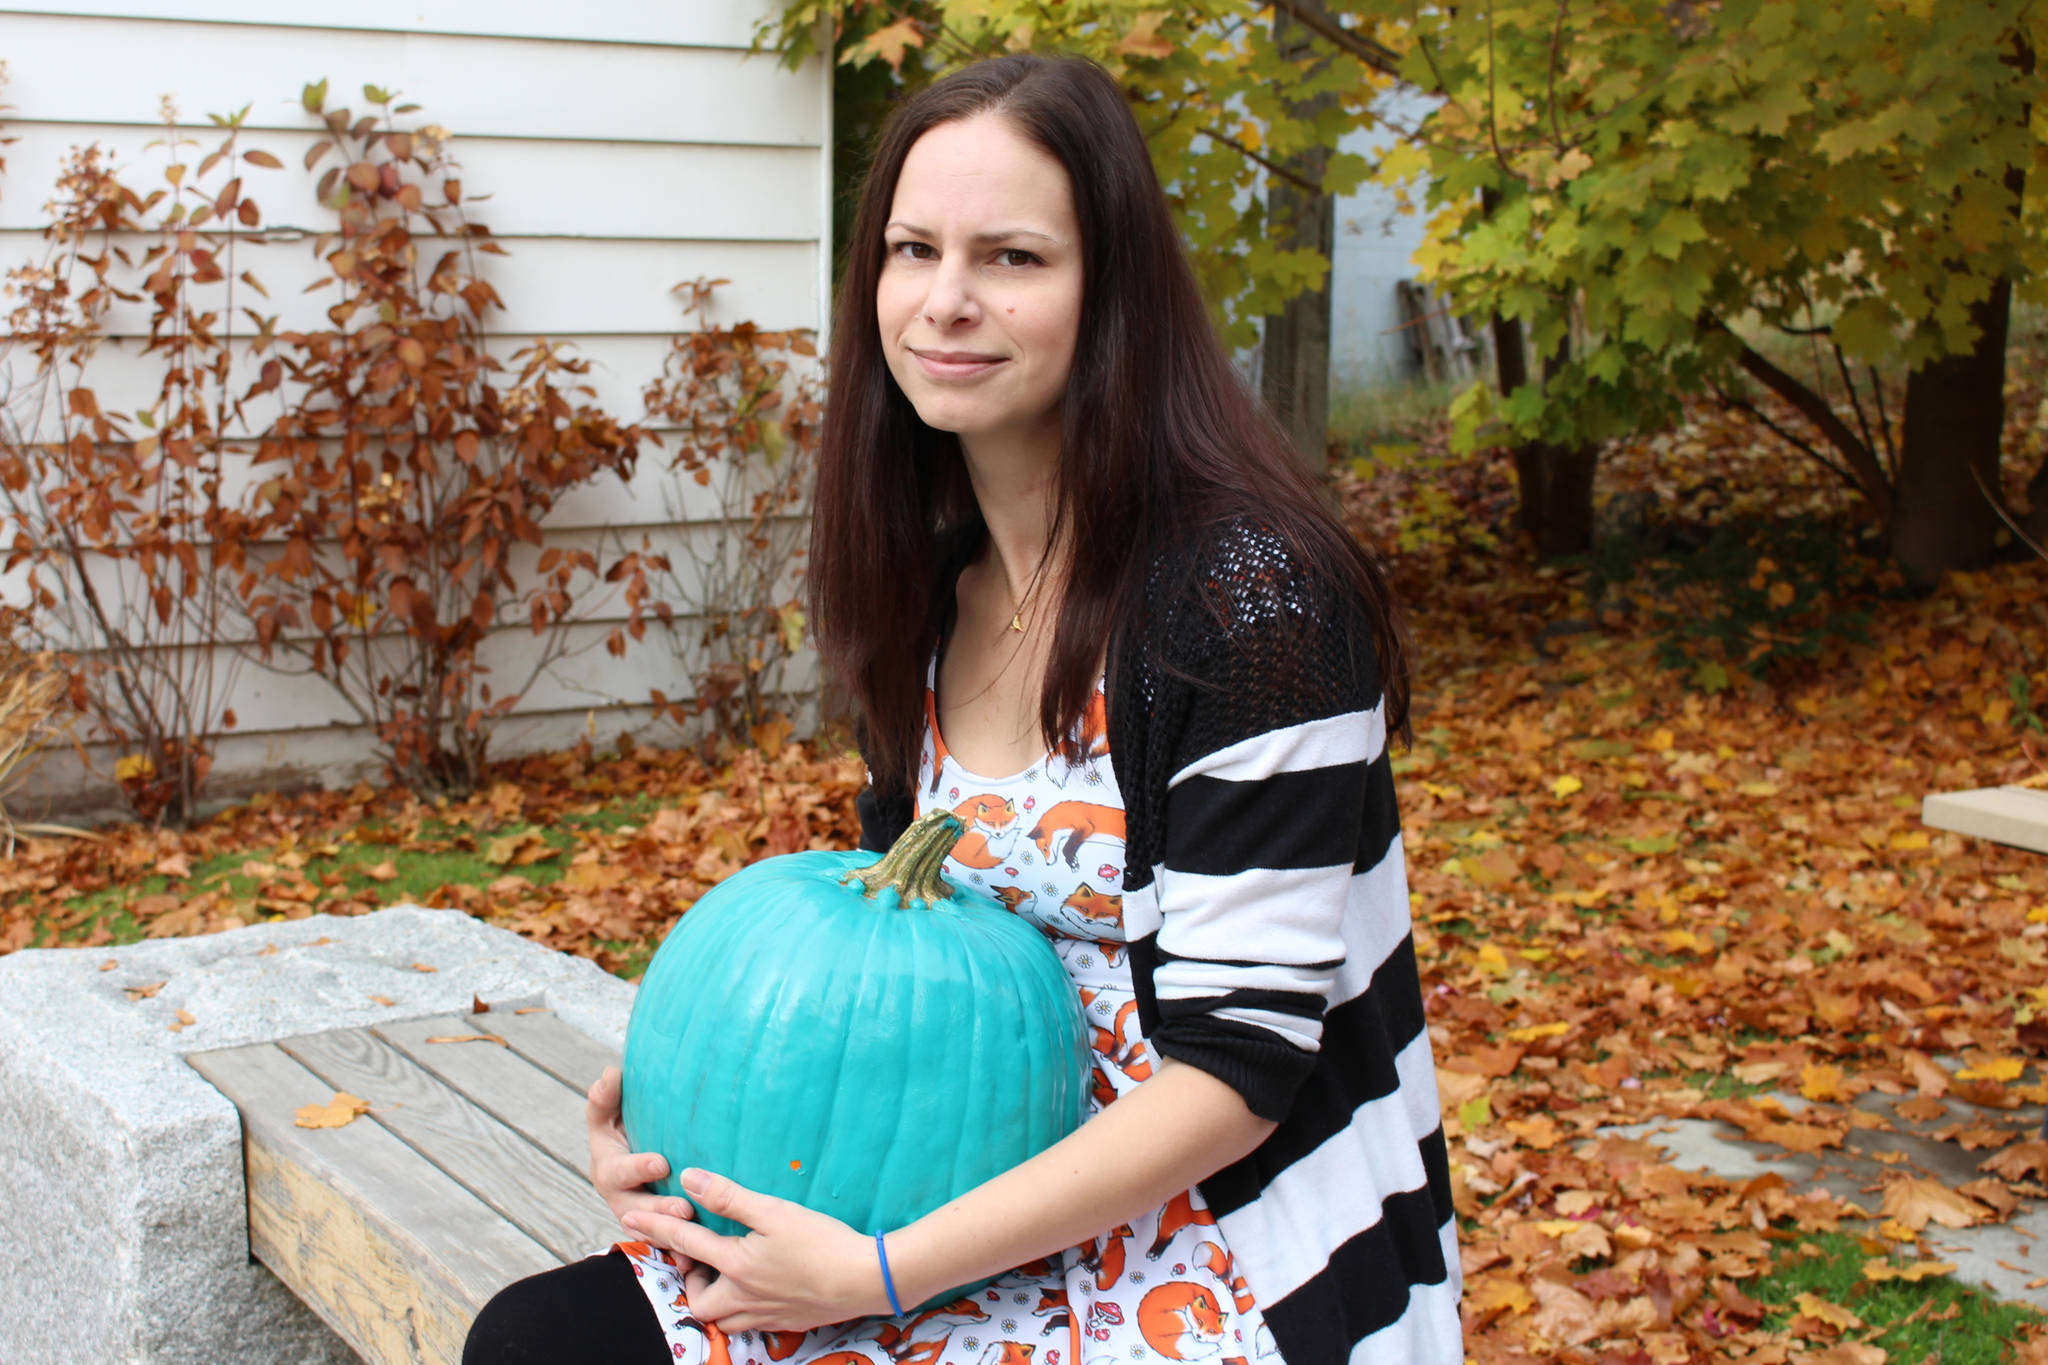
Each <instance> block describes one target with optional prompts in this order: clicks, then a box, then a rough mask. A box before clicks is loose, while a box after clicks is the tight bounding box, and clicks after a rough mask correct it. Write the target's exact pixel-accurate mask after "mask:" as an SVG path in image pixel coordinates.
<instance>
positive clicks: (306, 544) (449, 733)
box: [244, 81, 652, 794]
mask: <svg viewBox="0 0 2048 1365" xmlns="http://www.w3.org/2000/svg"><path fill="white" fill-rule="evenodd" d="M364 93H365V95H366V96H367V98H368V99H369V101H370V103H371V104H372V105H373V106H375V108H376V112H374V113H372V114H369V115H365V116H362V117H360V118H358V117H356V116H354V115H352V114H351V112H350V111H349V110H347V109H328V108H327V107H326V83H325V82H324V81H323V82H321V83H319V84H317V85H310V86H308V87H307V88H306V91H305V95H304V99H305V105H306V108H307V109H308V110H309V111H310V112H312V113H314V114H316V115H318V116H319V117H320V118H321V119H322V120H323V122H324V123H325V125H326V128H327V136H326V137H325V138H323V139H322V140H321V141H320V142H319V143H318V144H316V145H315V146H314V147H313V148H312V149H311V151H310V152H309V153H308V155H307V158H306V162H307V166H308V167H309V168H310V167H312V166H314V165H317V164H318V163H319V162H320V161H321V160H323V159H325V158H327V157H329V156H333V158H334V162H333V164H331V165H330V166H329V167H328V169H327V170H326V171H325V173H324V174H323V176H322V178H321V180H320V183H319V194H320V199H321V202H322V203H323V204H325V205H326V206H327V207H329V208H331V209H332V210H333V211H334V214H335V226H334V228H333V229H332V230H331V231H329V232H327V233H324V234H323V235H322V236H321V237H320V238H319V239H318V241H317V242H316V243H315V248H314V249H315V253H316V254H317V255H318V256H319V257H320V258H321V259H322V260H323V261H324V262H325V264H326V266H327V268H328V272H329V273H328V276H327V278H326V279H325V280H323V281H322V282H321V283H322V284H323V285H325V286H327V287H328V288H330V289H332V290H334V291H336V292H337V293H338V294H339V298H338V299H337V301H336V302H335V303H334V304H333V305H332V306H331V307H330V308H329V309H328V310H327V317H328V320H329V322H330V323H331V326H329V327H327V328H323V329H320V330H316V331H303V332H301V331H286V332H280V333H279V334H278V335H277V337H276V340H275V343H274V346H273V353H272V355H271V358H270V359H269V360H268V361H266V362H265V365H264V367H263V375H262V380H261V383H260V386H259V387H261V388H278V389H280V390H282V391H283V392H284V393H286V394H287V395H289V399H288V402H287V404H286V409H285V411H284V412H283V414H282V415H280V416H279V417H278V418H277V419H276V420H275V421H274V422H273V423H271V424H270V426H269V427H268V428H267V429H266V430H265V431H264V433H263V435H262V438H261V440H260V442H259V444H258V447H257V455H256V459H257V463H258V465H259V467H261V466H270V467H271V471H270V474H269V477H268V478H266V479H265V480H264V481H263V482H262V483H261V484H260V486H259V487H258V489H257V495H258V507H257V509H256V512H255V525H256V529H257V531H258V533H259V534H261V535H263V536H265V537H270V538H274V539H276V540H278V541H281V542H282V543H281V546H279V547H278V548H277V549H276V551H275V552H274V553H266V555H265V556H264V561H265V562H263V563H262V564H261V565H260V567H259V566H256V565H254V564H251V566H250V567H249V570H248V577H247V578H246V579H245V580H244V581H245V586H246V587H247V589H248V602H249V606H250V609H251V611H252V614H253V616H254V620H255V625H256V634H257V641H258V645H259V647H260V648H261V650H262V651H263V653H264V656H265V658H266V659H267V660H275V659H277V658H278V656H280V655H283V656H287V657H290V658H292V659H294V660H295V661H296V665H297V666H298V667H299V669H300V670H301V671H303V672H307V673H310V674H311V675H313V676H316V677H319V678H321V679H323V680H324V681H326V682H327V683H328V684H329V685H331V686H332V688H333V689H334V690H335V692H336V693H337V694H338V695H340V696H341V697H342V698H343V699H344V700H345V701H346V703H347V704H348V706H349V707H350V708H351V709H352V710H353V711H354V712H355V713H356V715H358V716H359V717H360V718H361V719H362V720H363V721H364V723H366V724H367V725H369V726H370V727H372V729H373V730H374V732H375V734H376V736H377V740H378V743H379V745H380V747H381V749H382V752H383V753H384V755H385V757H386V758H387V760H388V761H389V764H390V767H391V770H392V772H393V773H394V775H395V776H396V777H397V778H398V779H399V780H401V781H402V782H404V783H405V784H406V785H407V786H408V787H410V788H411V789H413V790H414V791H416V792H420V793H423V794H435V793H443V792H447V793H463V792H467V791H469V790H470V789H471V788H472V787H473V786H474V784H475V782H476V780H477V778H478V776H479V775H480V774H481V772H482V769H483V765H484V760H485V752H486V746H487V743H488V739H489V734H490V723H491V722H492V721H493V720H495V719H496V718H498V717H500V716H503V715H504V714H505V713H506V712H508V711H510V710H511V709H512V707H513V706H514V705H515V704H516V703H517V702H518V700H519V698H520V697H521V696H522V695H523V694H524V693H525V692H526V690H527V689H528V688H529V687H530V686H531V685H532V684H533V682H534V681H535V679H537V678H538V677H539V676H540V674H541V673H542V671H543V670H545V669H546V668H548V667H549V666H551V665H552V664H554V663H556V662H558V661H560V660H561V659H563V658H564V657H566V656H567V655H568V653H569V652H570V650H569V645H568V638H567V627H568V626H569V625H570V624H571V622H572V620H573V616H572V608H573V607H574V604H575V603H576V601H577V594H578V592H579V590H581V589H582V588H584V587H586V586H589V585H592V584H594V583H596V582H597V581H599V580H600V579H609V580H610V581H612V582H614V583H619V582H623V583H624V584H625V585H626V591H627V597H628V601H629V603H630V604H631V612H632V619H631V621H630V622H629V623H628V626H627V627H626V628H624V629H621V630H615V631H614V632H612V634H611V637H610V639H609V640H608V641H607V647H608V648H609V649H611V651H612V652H613V653H622V652H623V651H624V649H625V647H626V638H627V634H628V633H631V634H633V635H638V634H639V633H640V630H641V629H642V622H641V620H640V614H641V613H642V612H643V611H644V610H647V609H650V608H651V606H652V604H651V602H650V600H649V597H648V592H647V586H646V579H645V567H644V563H643V561H642V560H641V559H640V557H638V556H623V557H621V558H620V559H619V560H617V561H615V562H614V563H613V564H612V565H610V566H609V567H608V568H606V567H604V566H600V564H599V562H598V560H597V557H596V556H595V555H594V554H593V553H591V552H590V551H588V550H581V549H574V548H568V547H564V546H559V545H557V546H550V547H547V548H546V549H544V550H542V551H541V552H540V554H539V556H538V562H537V567H536V572H537V574H538V578H537V579H535V580H534V581H532V582H530V583H525V584H522V583H521V582H519V581H518V580H517V579H516V578H515V576H514V571H513V555H514V553H515V551H516V549H517V547H519V546H521V545H527V546H534V547H539V546H540V545H541V540H542V536H541V528H540V522H541V519H542V518H543V517H544V516H545V515H546V514H547V512H548V510H549V509H550V508H551V507H552V506H554V504H555V503H556V501H557V500H558V499H559V498H560V497H561V496H562V495H563V494H564V493H566V492H568V491H569V490H570V489H572V488H575V487H577V486H578V485H581V484H584V483H588V482H589V481H591V480H593V479H597V478H600V477H606V476H611V477H617V478H619V479H622V480H623V479H626V478H628V477H630V475H631V473H632V470H633V466H634V462H635V459H636V457H637V454H638V451H639V446H640V442H641V441H642V439H643V438H644V433H643V432H642V430H641V429H640V428H639V427H638V426H631V425H624V424H621V423H620V422H618V421H617V420H615V419H614V418H612V417H611V416H610V415H608V414H606V413H605V412H603V411H601V410H600V409H599V408H598V407H597V406H596V405H595V404H593V403H591V402H590V401H588V400H589V399H590V398H591V396H592V390H591V389H590V387H589V386H588V385H587V384H586V383H585V382H583V380H582V376H583V375H584V374H585V373H586V372H587V370H588V368H589V367H588V362H587V361H584V360H581V359H577V358H575V357H574V356H573V355H572V354H571V352H570V348H568V347H566V346H564V345H561V344H559V343H555V342H550V341H547V340H545V339H543V340H540V341H537V342H535V343H534V344H532V345H530V346H528V347H526V348H524V349H522V350H520V351H518V352H517V353H516V354H514V355H513V356H512V357H511V361H510V370H509V378H507V377H506V376H507V374H508V371H507V367H506V365H505V364H504V363H503V362H501V361H500V360H499V359H498V358H496V357H495V356H494V355H493V354H492V353H491V352H490V351H489V350H488V349H487V347H486V342H487V340H488V337H487V334H486V328H485V319H486V317H487V315H488V313H489V312H490V310H491V309H493V308H499V307H502V306H503V305H502V304H501V302H500V301H499V298H498V295H497V293H496V291H495V290H494V289H493V288H492V287H491V285H490V283H489V282H488V281H487V280H486V279H484V278H483V275H482V273H481V271H480V269H479V266H478V261H477V257H478V256H479V255H480V254H502V253H503V248H501V247H499V246H498V245H497V244H496V243H495V242H493V241H492V240H491V239H490V234H489V231H488V229H486V228H485V227H484V226H483V225H482V224H481V223H478V222H475V221H473V220H471V219H470V218H469V217H468V216H467V214H466V212H465V210H464V207H463V197H462V184H461V180H460V178H459V176H458V174H457V167H456V164H455V162H454V161H453V159H452V158H451V157H450V156H449V154H448V152H447V148H446V141H445V139H446V134H445V133H444V132H443V131H442V130H439V129H437V128H433V127H418V128H401V127H399V126H397V124H396V122H395V116H397V115H402V114H406V113H410V112H412V111H413V110H414V109H415V108H416V106H412V105H394V103H393V101H394V99H395V96H394V95H392V94H391V93H390V92H387V91H383V90H379V89H377V88H376V87H366V88H365V92H364ZM514 622H517V623H524V624H526V625H527V626H528V627H529V628H530V629H531V630H532V632H533V634H534V635H535V636H536V637H537V638H539V639H540V640H541V642H542V643H541V645H540V647H539V648H538V650H537V651H536V652H535V655H534V657H533V661H532V663H531V666H530V669H529V671H527V672H526V674H525V676H523V677H521V678H519V679H516V680H514V681H512V682H510V683H503V682H501V683H499V684H498V685H497V686H495V687H494V686H493V685H492V684H491V683H490V682H489V681H486V680H485V676H484V675H485V674H486V673H487V672H488V669H487V667H486V665H485V664H484V663H483V662H482V661H481V660H480V658H479V649H480V647H481V646H482V645H483V644H484V642H485V640H486V639H487V637H489V636H490V634H491V633H492V631H493V630H494V629H495V628H497V627H499V626H500V625H504V624H508V623H514Z"/></svg>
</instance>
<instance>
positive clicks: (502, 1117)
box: [375, 1014, 590, 1171]
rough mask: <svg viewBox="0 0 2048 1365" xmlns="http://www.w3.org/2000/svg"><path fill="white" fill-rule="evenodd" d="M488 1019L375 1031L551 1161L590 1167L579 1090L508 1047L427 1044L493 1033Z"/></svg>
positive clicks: (419, 1022) (413, 1022) (404, 1024)
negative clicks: (435, 1039) (439, 1040)
mask: <svg viewBox="0 0 2048 1365" xmlns="http://www.w3.org/2000/svg"><path fill="white" fill-rule="evenodd" d="M489 1018H490V1016H488V1015H484V1016H478V1015H461V1016H457V1015H452V1014H444V1015H438V1016H434V1017H430V1018H426V1019H405V1020H400V1021H398V1022H395V1023H389V1024H379V1025H377V1026H376V1030H375V1031H376V1034H377V1036H378V1037H380V1038H382V1039H383V1040H384V1041H385V1042H387V1043H389V1044H391V1045H392V1046H393V1047H395V1048H397V1049H398V1050H399V1051H400V1052H403V1053H404V1054H405V1055H406V1056H408V1057H410V1058H412V1060H413V1061H415V1062H417V1063H418V1064H419V1065H420V1066H423V1067H425V1068H426V1069H427V1070H428V1071H431V1072H433V1073H434V1074H435V1075H436V1076H439V1077H440V1078H441V1079H442V1080H444V1081H446V1082H447V1083H448V1084H449V1085H451V1086H453V1087H455V1089H457V1090H459V1091H461V1092H462V1093H463V1094H464V1095H465V1096H467V1097H468V1098H469V1100H470V1102H471V1103H472V1104H475V1105H476V1106H477V1107H478V1108H480V1109H483V1110H485V1111H487V1112H488V1113H491V1114H493V1115H495V1116H496V1117H497V1118H498V1120H499V1121H500V1122H501V1123H503V1124H505V1125H506V1126H507V1127H508V1128H512V1129H514V1130H515V1131H517V1132H519V1133H521V1134H523V1135H525V1137H526V1138H527V1139H528V1140H529V1141H531V1142H533V1143H534V1144H536V1145H537V1146H539V1147H540V1148H541V1150H543V1151H545V1152H547V1153H548V1154H549V1155H550V1156H552V1157H554V1158H555V1160H557V1161H560V1162H562V1163H563V1164H564V1165H566V1166H568V1167H569V1168H570V1169H571V1170H576V1171H581V1170H585V1169H586V1168H587V1167H588V1166H589V1164H590V1137H589V1131H588V1129H587V1127H586V1126H585V1123H584V1118H583V1092H582V1091H580V1090H573V1089H571V1088H570V1087H569V1086H568V1085H567V1084H565V1083H564V1082H563V1081H562V1079H561V1077H559V1076H557V1075H555V1074H554V1073H553V1072H551V1071H543V1070H541V1069H540V1068H539V1067H537V1066H535V1065H534V1064H533V1062H532V1061H531V1060H529V1059H528V1058H526V1057H523V1056H521V1055H520V1054H519V1053H517V1052H515V1051H513V1050H512V1049H511V1048H510V1047H509V1046H508V1047H497V1046H495V1045H493V1044H489V1043H430V1042H428V1041H427V1039H429V1038H446V1037H461V1036H462V1035H464V1034H469V1033H494V1032H495V1030H494V1029H492V1028H491V1027H490V1025H489V1023H488V1022H487V1021H488V1019H489ZM497 1036H499V1037H503V1036H504V1035H503V1034H498V1035H497Z"/></svg>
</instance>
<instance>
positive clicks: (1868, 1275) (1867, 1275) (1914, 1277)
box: [1863, 1257, 1956, 1284]
mask: <svg viewBox="0 0 2048 1365" xmlns="http://www.w3.org/2000/svg"><path fill="white" fill-rule="evenodd" d="M1955 1269H1956V1268H1955V1266H1954V1265H1953V1264H1951V1263H1950V1262H1948V1261H1915V1262H1913V1263H1912V1264H1911V1265H1893V1264H1892V1263H1891V1262H1890V1261H1887V1260H1885V1259H1884V1258H1883V1257H1873V1258H1871V1259H1870V1260H1868V1261H1865V1262H1864V1263H1863V1278H1864V1279H1866V1280H1873V1281H1883V1280H1910V1281H1912V1282H1914V1283H1915V1284H1917V1283H1919V1282H1920V1281H1921V1280H1925V1279H1929V1278H1931V1277H1933V1276H1936V1275H1953V1274H1954V1273H1955Z"/></svg>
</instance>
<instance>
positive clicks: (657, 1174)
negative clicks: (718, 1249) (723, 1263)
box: [583, 1066, 697, 1272]
mask: <svg viewBox="0 0 2048 1365" xmlns="http://www.w3.org/2000/svg"><path fill="white" fill-rule="evenodd" d="M620 1075H621V1072H620V1071H619V1068H617V1067H615V1066H608V1067H606V1068H605V1069H604V1074H603V1075H601V1076H599V1077H598V1078H597V1080H596V1082H595V1083H594V1084H593V1085H592V1086H591V1087H590V1095H589V1097H588V1098H587V1099H586V1101H585V1102H584V1105H583V1119H584V1122H585V1123H586V1124H587V1125H588V1126H589V1128H590V1183H591V1184H593V1185H595V1186H597V1192H598V1194H600V1195H602V1196H603V1197H604V1202H605V1203H606V1204H607V1205H608V1206H610V1208H611V1211H612V1216H613V1217H614V1218H619V1219H622V1220H623V1219H624V1217H625V1216H626V1215H627V1214H628V1213H633V1212H652V1213H659V1214H665V1215H667V1216H668V1217H670V1218H695V1217H696V1216H697V1211H696V1209H694V1208H692V1207H691V1206H690V1201H689V1200H687V1199H682V1198H678V1197H677V1196H674V1195H660V1194H655V1193H654V1192H653V1191H651V1190H649V1189H648V1188H647V1186H648V1184H649V1183H650V1182H652V1181H656V1180H659V1179H661V1178H662V1177H663V1176H665V1175H667V1174H668V1162H667V1161H666V1160H664V1159H663V1158H662V1157H661V1156H660V1155H659V1154H658V1153H655V1152H635V1151H633V1150H632V1149H631V1148H630V1147H628V1145H627V1143H626V1125H625V1121H624V1119H623V1118H622V1117H621V1116H620V1111H619V1078H620ZM619 1226H621V1227H625V1224H624V1222H623V1221H622V1222H621V1223H620V1225H619ZM626 1232H627V1234H628V1235H629V1236H630V1237H631V1238H633V1239H634V1240H636V1241H637V1240H639V1237H640V1234H639V1233H637V1232H635V1231H634V1230H633V1229H631V1228H626ZM683 1270H684V1271H685V1272H687V1271H688V1270H689V1267H688V1266H684V1267H683Z"/></svg>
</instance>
